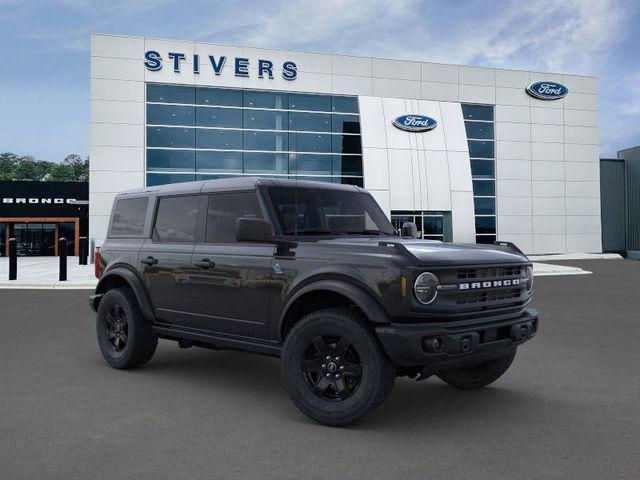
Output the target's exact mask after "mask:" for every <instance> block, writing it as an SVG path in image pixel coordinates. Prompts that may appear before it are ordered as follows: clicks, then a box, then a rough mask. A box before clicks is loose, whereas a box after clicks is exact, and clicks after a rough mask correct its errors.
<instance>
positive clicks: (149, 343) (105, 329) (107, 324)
mask: <svg viewBox="0 0 640 480" xmlns="http://www.w3.org/2000/svg"><path fill="white" fill-rule="evenodd" d="M97 335H98V345H99V346H100V352H102V356H103V357H104V359H105V360H106V361H107V363H108V364H109V365H111V366H112V367H114V368H120V369H124V368H131V367H139V366H141V365H144V364H145V363H147V362H148V361H149V360H151V357H153V354H154V353H155V351H156V347H157V345H158V337H157V336H156V334H155V333H153V330H152V329H151V326H150V325H149V323H148V322H147V321H145V319H144V318H143V317H142V313H141V312H140V308H139V307H138V303H137V301H136V298H135V296H134V295H133V293H132V292H131V291H130V290H129V289H121V288H117V289H113V290H109V291H108V292H107V293H105V295H104V297H102V300H101V301H100V305H99V306H98V314H97Z"/></svg>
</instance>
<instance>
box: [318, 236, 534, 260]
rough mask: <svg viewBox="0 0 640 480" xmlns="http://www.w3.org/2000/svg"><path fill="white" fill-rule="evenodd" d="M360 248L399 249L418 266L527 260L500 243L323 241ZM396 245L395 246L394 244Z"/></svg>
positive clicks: (386, 239) (374, 239) (370, 239)
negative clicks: (498, 244)
mask: <svg viewBox="0 0 640 480" xmlns="http://www.w3.org/2000/svg"><path fill="white" fill-rule="evenodd" d="M325 242H326V243H330V244H333V245H336V246H337V245H343V246H345V247H356V248H357V247H360V248H372V247H375V248H397V249H398V250H400V251H402V252H404V253H405V254H406V255H407V256H410V257H411V258H412V260H413V261H415V262H416V263H418V264H419V265H485V264H500V263H504V264H508V263H522V262H527V261H528V259H527V257H526V256H525V255H523V254H521V253H518V252H517V251H516V250H513V249H510V248H509V247H502V246H497V245H479V244H456V243H443V242H437V241H429V240H413V239H406V238H399V237H349V238H344V237H342V238H332V239H326V240H321V243H325ZM394 245H395V247H394Z"/></svg>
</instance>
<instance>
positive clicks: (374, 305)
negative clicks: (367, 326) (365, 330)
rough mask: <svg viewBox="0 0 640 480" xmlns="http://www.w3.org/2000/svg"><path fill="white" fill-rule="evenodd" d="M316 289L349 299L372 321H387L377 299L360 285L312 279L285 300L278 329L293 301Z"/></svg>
mask: <svg viewBox="0 0 640 480" xmlns="http://www.w3.org/2000/svg"><path fill="white" fill-rule="evenodd" d="M317 290H328V291H331V292H335V293H338V294H340V295H343V296H345V297H347V298H348V299H350V300H351V301H352V302H353V303H355V304H356V305H357V306H358V307H359V308H360V310H362V312H363V313H364V314H365V316H366V317H367V319H368V320H369V321H370V322H372V323H377V324H386V323H389V322H390V321H389V317H388V315H387V313H386V312H385V311H384V309H383V308H382V306H381V305H380V304H379V303H378V301H377V300H376V299H375V298H374V297H373V296H372V295H371V294H370V293H368V292H366V291H365V290H364V289H363V288H362V287H359V286H357V285H354V284H352V283H349V282H347V281H344V280H317V281H313V282H311V283H309V284H307V285H305V286H304V287H302V288H300V289H299V290H298V291H296V292H295V293H294V294H293V296H292V297H291V298H289V300H288V301H287V303H286V305H285V307H284V308H283V309H282V313H281V315H280V321H279V322H278V329H279V331H280V332H282V326H283V324H284V321H285V319H286V317H287V314H288V313H289V310H290V309H291V307H292V306H293V305H294V303H295V302H296V301H297V300H298V299H299V298H300V297H302V296H303V295H305V294H307V293H311V292H313V291H317Z"/></svg>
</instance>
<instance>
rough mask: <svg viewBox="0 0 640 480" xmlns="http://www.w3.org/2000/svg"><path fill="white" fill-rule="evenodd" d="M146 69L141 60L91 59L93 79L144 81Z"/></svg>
mask: <svg viewBox="0 0 640 480" xmlns="http://www.w3.org/2000/svg"><path fill="white" fill-rule="evenodd" d="M144 74H145V68H144V66H143V63H142V61H141V60H133V59H131V58H108V57H91V78H92V79H93V78H106V79H111V80H137V81H140V82H141V81H143V80H144Z"/></svg>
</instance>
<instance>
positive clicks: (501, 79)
mask: <svg viewBox="0 0 640 480" xmlns="http://www.w3.org/2000/svg"><path fill="white" fill-rule="evenodd" d="M496 85H497V86H500V87H512V88H524V87H526V86H527V85H529V72H524V71H522V70H502V69H496Z"/></svg>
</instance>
